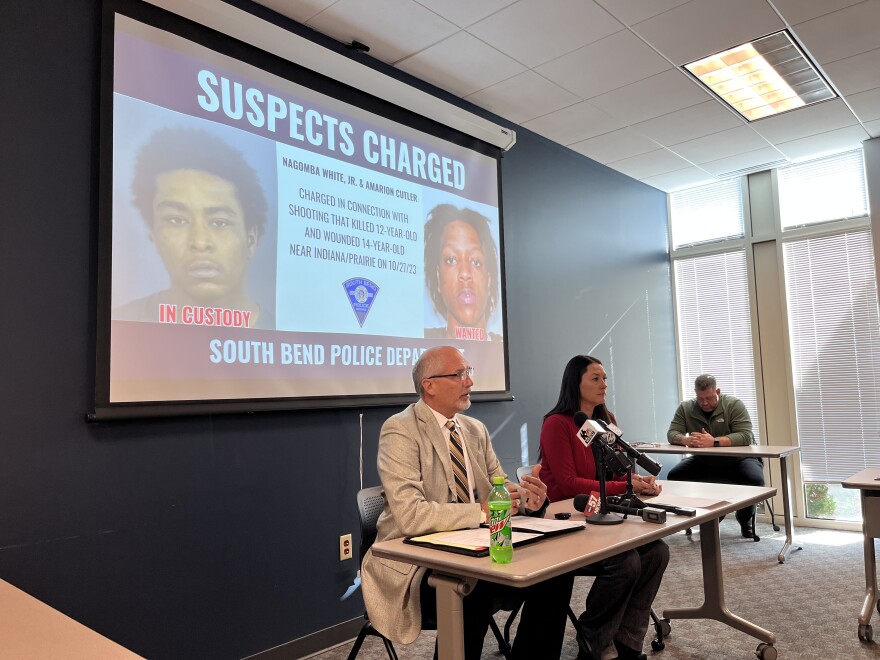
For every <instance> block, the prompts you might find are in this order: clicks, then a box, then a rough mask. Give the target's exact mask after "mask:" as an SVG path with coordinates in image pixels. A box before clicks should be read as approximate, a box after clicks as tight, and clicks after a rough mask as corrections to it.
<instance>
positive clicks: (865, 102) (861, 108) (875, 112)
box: [846, 87, 880, 122]
mask: <svg viewBox="0 0 880 660" xmlns="http://www.w3.org/2000/svg"><path fill="white" fill-rule="evenodd" d="M846 100H847V101H849V106H850V107H851V108H852V109H853V112H855V113H856V116H857V117H858V118H859V119H861V120H862V121H863V122H866V121H874V120H875V119H880V87H877V88H876V89H869V90H868V91H867V92H860V93H859V94H851V95H850V96H847V97H846Z"/></svg>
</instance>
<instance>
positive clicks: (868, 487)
mask: <svg viewBox="0 0 880 660" xmlns="http://www.w3.org/2000/svg"><path fill="white" fill-rule="evenodd" d="M841 486H843V487H844V488H858V489H859V491H860V493H861V496H862V533H863V534H864V535H865V539H864V545H865V601H864V602H863V603H862V611H861V612H859V639H860V640H862V641H863V642H870V641H871V640H873V639H874V629H873V627H872V626H871V614H873V613H874V606H875V605H876V606H877V611H878V612H880V603H878V602H877V560H876V558H875V556H874V539H876V538H880V468H867V469H865V470H862V471H861V472H858V473H856V474H854V475H853V476H851V477H850V478H849V479H847V480H846V481H844V482H842V483H841Z"/></svg>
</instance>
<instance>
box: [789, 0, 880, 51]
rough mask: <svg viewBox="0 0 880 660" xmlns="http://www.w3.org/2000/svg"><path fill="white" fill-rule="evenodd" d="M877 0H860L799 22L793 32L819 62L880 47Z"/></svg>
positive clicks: (878, 5)
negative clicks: (860, 0)
mask: <svg viewBox="0 0 880 660" xmlns="http://www.w3.org/2000/svg"><path fill="white" fill-rule="evenodd" d="M878 26H880V2H876V1H875V2H861V3H859V4H856V5H853V6H851V7H846V8H845V9H841V10H839V11H836V12H833V13H831V14H827V15H825V16H821V17H819V18H816V19H813V20H811V21H807V22H806V23H801V24H800V25H798V26H796V27H795V34H797V36H798V37H799V38H800V39H801V41H802V42H803V44H804V45H805V46H806V47H807V49H808V50H809V51H810V53H811V54H812V55H813V57H814V58H816V60H817V61H818V62H819V63H820V64H827V63H829V62H835V61H837V60H842V59H844V58H846V57H852V56H853V55H858V54H859V53H863V52H865V51H868V50H874V49H875V48H880V29H878Z"/></svg>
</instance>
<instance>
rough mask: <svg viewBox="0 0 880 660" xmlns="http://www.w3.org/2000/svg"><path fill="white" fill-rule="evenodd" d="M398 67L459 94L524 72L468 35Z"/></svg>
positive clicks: (453, 38)
mask: <svg viewBox="0 0 880 660" xmlns="http://www.w3.org/2000/svg"><path fill="white" fill-rule="evenodd" d="M397 68H398V69H401V70H402V71H406V72H407V73H411V74H412V75H414V76H416V77H417V78H421V79H422V80H426V81H428V82H429V83H432V84H434V85H437V86H438V87H441V88H442V89H445V90H447V91H450V92H452V93H453V94H456V95H458V96H467V95H468V94H472V93H473V92H476V91H477V90H480V89H483V88H485V87H489V86H490V85H494V84H495V83H497V82H499V81H501V80H505V79H507V78H510V77H511V76H515V75H516V74H518V73H522V72H523V71H524V70H525V67H524V66H523V65H522V64H520V63H519V62H517V61H515V60H512V59H510V58H509V57H507V55H505V54H504V53H499V52H498V51H497V50H495V49H494V48H492V47H491V46H487V45H486V44H485V43H483V42H482V41H480V40H479V39H477V38H476V37H474V36H472V35H470V34H468V33H467V32H456V33H455V34H453V35H452V36H451V37H449V38H448V39H444V40H443V41H441V42H439V43H436V44H434V45H433V46H430V47H428V48H426V49H425V50H423V51H421V52H420V53H418V54H416V55H413V56H412V57H407V58H406V59H405V60H402V61H400V62H398V64H397Z"/></svg>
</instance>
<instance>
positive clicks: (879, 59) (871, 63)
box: [823, 48, 880, 95]
mask: <svg viewBox="0 0 880 660" xmlns="http://www.w3.org/2000/svg"><path fill="white" fill-rule="evenodd" d="M823 68H824V69H825V73H826V74H827V75H828V77H829V78H831V82H832V83H834V86H835V87H837V91H839V92H840V93H841V94H844V95H846V94H855V93H857V92H864V91H866V90H868V89H874V88H875V87H880V48H878V49H876V50H871V51H868V52H867V53H861V54H860V55H855V56H853V57H848V58H846V59H845V60H837V61H836V62H832V63H831V64H826V65H825V66H824V67H823Z"/></svg>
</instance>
